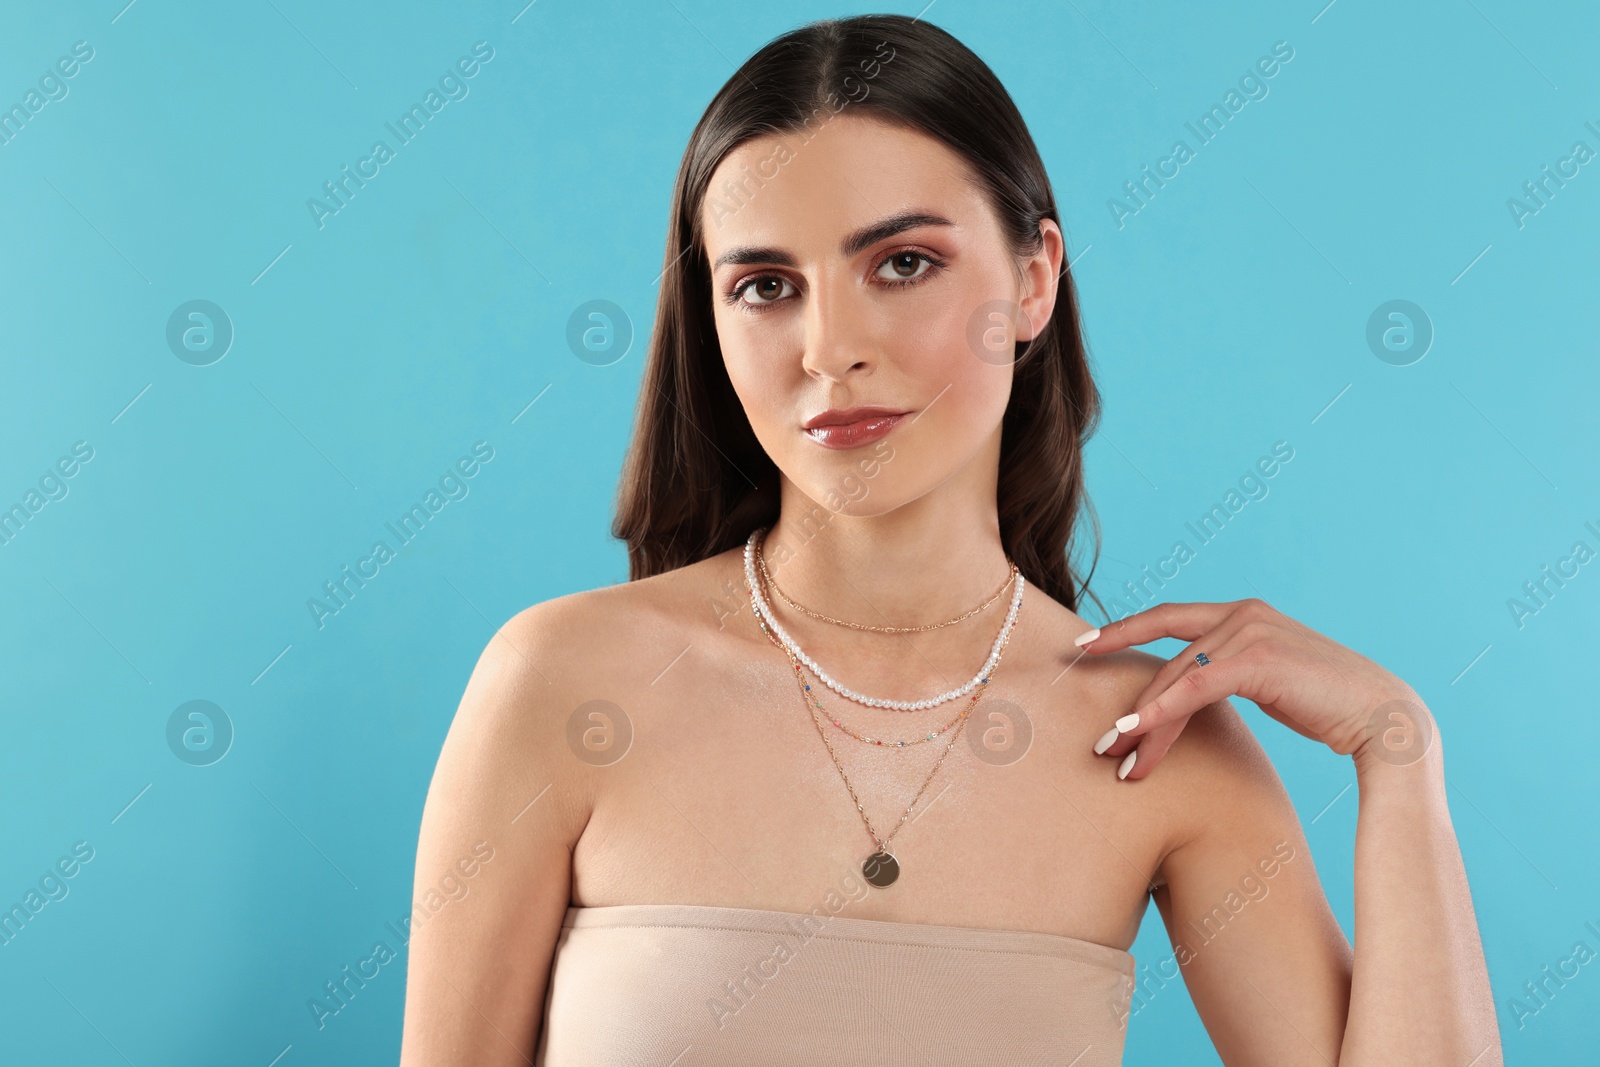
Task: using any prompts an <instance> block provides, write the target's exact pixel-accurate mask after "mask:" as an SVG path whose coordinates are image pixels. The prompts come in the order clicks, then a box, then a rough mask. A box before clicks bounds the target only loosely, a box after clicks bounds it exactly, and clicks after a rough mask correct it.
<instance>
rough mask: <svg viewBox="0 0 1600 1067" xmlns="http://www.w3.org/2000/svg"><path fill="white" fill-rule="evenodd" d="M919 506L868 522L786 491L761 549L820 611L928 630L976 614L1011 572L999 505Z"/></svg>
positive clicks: (772, 567) (794, 592)
mask: <svg viewBox="0 0 1600 1067" xmlns="http://www.w3.org/2000/svg"><path fill="white" fill-rule="evenodd" d="M926 503H927V505H928V506H923V505H924V501H916V502H913V503H911V504H908V505H906V506H905V507H901V508H897V509H895V510H894V511H893V512H891V513H889V514H887V515H880V516H873V517H870V518H864V517H858V516H853V515H849V514H846V513H843V512H841V513H835V512H832V511H830V510H829V509H828V508H826V507H824V506H822V505H819V504H815V503H813V502H812V501H810V500H808V499H806V498H804V497H803V496H801V495H800V494H799V493H798V492H794V493H793V494H789V493H786V494H785V500H784V506H783V508H782V510H781V513H780V516H779V519H778V521H777V523H776V524H775V525H774V526H773V528H772V529H771V530H769V531H768V532H767V534H766V537H765V544H764V547H763V550H762V554H763V556H764V557H765V558H766V562H767V569H768V571H769V572H770V573H771V575H772V577H773V580H774V581H776V582H777V583H778V584H779V585H780V586H781V587H782V589H783V591H784V592H785V593H786V594H788V595H789V596H790V597H792V598H793V599H794V600H796V601H798V602H799V603H801V604H804V605H805V606H806V607H807V608H809V609H811V610H812V611H816V612H820V613H822V614H825V615H830V616H833V617H834V618H838V619H846V620H850V621H852V622H858V623H863V624H866V625H872V626H922V625H928V624H932V623H938V622H943V621H945V620H946V619H950V618H954V617H955V616H957V615H960V614H961V613H963V612H965V611H968V610H970V609H971V608H973V607H974V606H975V605H977V604H980V603H982V602H983V601H984V600H985V599H987V598H988V597H989V596H991V595H992V594H993V593H994V592H995V590H996V589H998V588H1000V586H1001V585H1002V584H1003V583H1004V582H1005V580H1006V578H1007V575H1008V572H1009V567H1008V564H1007V561H1006V553H1005V549H1004V547H1003V545H1002V544H1001V541H1000V529H999V519H998V516H997V514H996V512H995V511H994V510H993V508H990V509H989V510H988V511H987V513H984V512H981V511H979V510H978V509H969V510H966V511H952V510H950V509H947V508H941V507H938V506H936V502H934V501H932V500H928V501H926Z"/></svg>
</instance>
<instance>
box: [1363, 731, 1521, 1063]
mask: <svg viewBox="0 0 1600 1067" xmlns="http://www.w3.org/2000/svg"><path fill="white" fill-rule="evenodd" d="M1419 708H1420V705H1419ZM1417 726H1418V724H1417V723H1411V724H1409V725H1408V724H1401V723H1397V724H1396V725H1395V726H1394V727H1393V729H1395V730H1404V729H1408V728H1409V729H1416V728H1417ZM1428 726H1429V728H1430V732H1431V733H1432V743H1431V744H1430V745H1429V747H1428V750H1427V751H1426V752H1425V753H1423V754H1422V756H1421V758H1420V759H1416V760H1415V762H1406V761H1405V757H1403V756H1402V757H1401V758H1399V759H1396V758H1394V757H1393V756H1389V757H1388V758H1385V756H1386V753H1387V752H1388V751H1389V750H1387V749H1385V748H1384V747H1383V746H1382V741H1381V738H1374V739H1372V740H1371V741H1369V744H1368V746H1367V747H1366V748H1363V749H1361V750H1358V751H1357V752H1356V754H1355V765H1356V782H1357V785H1358V787H1359V790H1360V801H1359V802H1360V805H1361V808H1360V812H1359V813H1358V815H1357V817H1356V864H1355V866H1356V870H1355V886H1356V958H1355V972H1354V976H1353V979H1352V982H1351V988H1350V1017H1349V1021H1348V1022H1347V1024H1346V1026H1345V1033H1344V1044H1343V1045H1342V1046H1341V1047H1340V1055H1341V1061H1342V1062H1343V1063H1344V1064H1346V1065H1349V1067H1357V1065H1364V1064H1369V1063H1370V1064H1378V1063H1441V1064H1459V1065H1460V1067H1491V1065H1494V1064H1500V1063H1502V1062H1503V1060H1502V1057H1501V1050H1500V1034H1499V1030H1498V1028H1497V1026H1496V1023H1495V1014H1494V996H1493V993H1492V992H1491V991H1490V987H1489V971H1488V966H1487V964H1486V963H1485V962H1484V958H1483V946H1482V942H1481V941H1480V940H1479V936H1478V921H1477V917H1476V915H1475V914H1474V912H1473V909H1472V895H1471V893H1470V892H1469V891H1468V888H1467V874H1466V870H1465V868H1464V867H1463V866H1462V863H1461V850H1460V848H1459V847H1458V846H1457V844H1456V836H1455V828H1454V827H1453V826H1452V825H1451V822H1450V811H1449V808H1448V807H1447V806H1446V804H1445V788H1444V785H1445V783H1444V752H1443V749H1442V748H1441V746H1440V743H1439V736H1438V732H1437V730H1436V729H1433V728H1432V723H1431V721H1430V722H1429V723H1428Z"/></svg>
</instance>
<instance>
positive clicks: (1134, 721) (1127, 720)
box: [1117, 711, 1139, 733]
mask: <svg viewBox="0 0 1600 1067" xmlns="http://www.w3.org/2000/svg"><path fill="white" fill-rule="evenodd" d="M1138 725H1139V713H1138V712H1137V711H1135V712H1132V713H1131V714H1128V715H1124V716H1123V717H1122V718H1120V719H1118V720H1117V729H1118V730H1119V731H1121V732H1122V733H1127V732H1128V731H1129V730H1131V729H1133V728H1134V727H1135V726H1138Z"/></svg>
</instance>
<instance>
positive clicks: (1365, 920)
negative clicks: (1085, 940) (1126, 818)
mask: <svg viewBox="0 0 1600 1067" xmlns="http://www.w3.org/2000/svg"><path fill="white" fill-rule="evenodd" d="M1085 636H1086V637H1091V638H1093V639H1092V640H1082V644H1083V646H1084V647H1085V648H1086V649H1087V650H1088V651H1090V652H1092V653H1096V654H1099V653H1105V652H1113V651H1116V650H1117V649H1120V648H1126V647H1128V646H1130V645H1138V644H1143V643H1145V642H1148V641H1154V640H1157V639H1159V638H1162V637H1178V638H1182V639H1184V640H1186V641H1189V642H1190V644H1189V646H1188V647H1187V648H1185V649H1184V650H1183V652H1181V653H1180V654H1179V655H1178V656H1176V657H1174V658H1173V659H1172V660H1170V661H1169V662H1168V663H1167V664H1166V665H1165V666H1163V667H1162V668H1161V670H1160V671H1158V672H1157V674H1156V677H1155V678H1154V679H1152V680H1151V682H1150V684H1149V686H1148V687H1147V688H1146V690H1145V692H1144V693H1142V694H1141V695H1140V697H1139V699H1138V700H1137V701H1135V710H1134V712H1132V713H1130V714H1128V715H1125V716H1123V717H1122V718H1120V719H1118V720H1117V722H1116V724H1115V731H1116V737H1115V739H1114V741H1112V743H1111V744H1110V745H1108V746H1105V747H1103V748H1101V752H1102V753H1103V754H1105V755H1107V756H1112V757H1115V758H1116V759H1117V761H1118V773H1119V776H1121V777H1123V779H1124V781H1128V780H1134V781H1136V780H1138V779H1139V778H1142V777H1145V776H1148V775H1149V774H1150V773H1151V772H1152V770H1153V768H1154V767H1155V765H1156V764H1157V763H1158V762H1160V761H1161V760H1162V759H1163V758H1164V756H1165V755H1166V754H1167V751H1168V749H1169V747H1171V746H1172V745H1173V742H1174V740H1175V739H1176V738H1177V737H1178V735H1179V734H1181V733H1183V732H1184V731H1185V729H1192V728H1193V727H1192V726H1191V725H1190V723H1191V717H1194V716H1195V713H1196V712H1197V711H1200V710H1201V709H1203V708H1206V707H1209V706H1212V705H1213V704H1216V703H1217V702H1218V701H1223V702H1224V703H1225V698H1226V697H1228V696H1230V695H1234V694H1237V695H1239V696H1243V697H1245V698H1247V699H1249V700H1252V701H1254V702H1255V703H1256V704H1257V705H1258V706H1259V707H1260V708H1261V710H1262V711H1263V712H1265V713H1266V714H1267V715H1269V716H1271V717H1272V718H1274V719H1276V720H1277V721H1279V722H1281V723H1283V724H1284V725H1285V726H1288V727H1289V728H1290V729H1292V730H1294V731H1295V732H1296V733H1299V734H1302V735H1303V736H1305V737H1309V738H1312V739H1313V740H1317V741H1321V742H1323V743H1324V744H1326V745H1327V746H1328V747H1329V748H1331V749H1333V751H1335V752H1337V753H1339V754H1340V755H1343V756H1349V757H1352V758H1353V760H1354V761H1355V766H1356V774H1357V780H1358V782H1359V784H1360V793H1359V803H1360V813H1359V816H1358V821H1357V833H1356V873H1355V897H1356V946H1355V953H1354V962H1353V968H1352V970H1351V973H1350V982H1349V996H1348V1003H1347V1004H1346V1003H1340V1004H1337V1005H1329V1006H1327V1007H1326V1008H1324V1009H1322V1010H1317V1009H1315V1008H1314V1007H1312V1006H1310V1005H1309V1004H1308V1003H1307V998H1308V997H1310V998H1312V999H1315V998H1321V997H1326V996H1327V994H1326V993H1317V992H1313V989H1314V988H1316V987H1320V986H1321V984H1322V977H1321V975H1322V974H1323V973H1328V971H1329V968H1328V967H1327V966H1326V965H1325V964H1322V963H1313V962H1311V961H1306V962H1304V963H1303V965H1302V970H1306V969H1309V970H1314V971H1316V972H1319V973H1316V974H1306V975H1304V976H1302V975H1300V974H1298V973H1297V974H1296V975H1294V976H1293V977H1292V978H1291V979H1290V980H1289V981H1288V983H1287V985H1285V986H1282V987H1280V988H1281V989H1282V990H1283V991H1284V992H1286V993H1287V994H1288V996H1289V999H1290V1001H1291V1003H1292V1004H1298V1005H1300V1006H1301V1009H1302V1010H1303V1011H1305V1012H1306V1013H1307V1015H1306V1017H1307V1018H1308V1019H1310V1020H1311V1021H1312V1024H1313V1028H1315V1026H1316V1025H1322V1026H1325V1025H1326V1021H1327V1020H1328V1019H1329V1018H1330V1017H1331V1015H1330V1014H1329V1013H1331V1012H1333V1011H1335V1010H1337V1011H1338V1012H1339V1013H1341V1014H1345V1019H1344V1023H1343V1026H1342V1027H1341V1028H1340V1033H1341V1035H1342V1036H1341V1037H1340V1039H1339V1051H1338V1058H1336V1057H1334V1056H1331V1055H1329V1054H1328V1053H1326V1052H1324V1051H1323V1050H1322V1049H1321V1048H1320V1047H1319V1048H1317V1056H1318V1061H1314V1062H1327V1063H1330V1064H1332V1063H1335V1062H1343V1063H1345V1064H1346V1065H1347V1067H1368V1065H1387V1064H1392V1063H1406V1064H1411V1063H1428V1064H1432V1063H1439V1064H1446V1065H1449V1067H1489V1065H1491V1064H1499V1063H1501V1062H1502V1056H1501V1050H1500V1040H1499V1032H1498V1028H1497V1025H1496V1020H1495V1014H1494V1001H1493V994H1492V992H1491V989H1490V986H1489V978H1488V972H1487V967H1486V966H1485V963H1484V958H1483V949H1482V945H1481V942H1480V940H1479V935H1478V929H1477V922H1476V919H1475V917H1474V914H1473V909H1472V900H1471V896H1470V894H1469V892H1468V889H1467V883H1466V877H1465V872H1464V870H1463V867H1462V862H1461V853H1460V850H1459V848H1458V846H1457V844H1456V840H1455V834H1454V830H1453V828H1452V826H1451V823H1450V816H1449V810H1448V807H1447V805H1446V802H1445V790H1444V756H1443V749H1442V746H1441V743H1440V740H1439V737H1438V731H1437V728H1436V725H1435V723H1434V720H1433V716H1432V714H1431V713H1430V712H1429V711H1428V709H1427V707H1426V706H1425V705H1424V704H1423V702H1422V700H1421V699H1420V698H1419V697H1418V696H1417V694H1416V692H1415V691H1414V690H1412V689H1411V687H1410V686H1408V685H1406V684H1405V683H1404V682H1403V681H1401V680H1400V679H1399V678H1396V677H1395V676H1394V675H1392V674H1390V673H1389V672H1388V671H1386V670H1384V669H1383V668H1382V667H1380V666H1378V664H1376V663H1374V662H1372V661H1371V660H1369V659H1367V658H1365V657H1363V656H1361V655H1359V654H1357V653H1356V652H1353V651H1352V650H1350V649H1349V648H1346V647H1345V646H1343V645H1341V644H1339V643H1337V642H1335V641H1332V640H1330V639H1329V638H1327V637H1324V636H1323V635H1321V634H1319V633H1316V632H1315V631H1312V630H1309V629H1307V628H1306V627H1304V626H1301V625H1300V624H1299V623H1296V622H1295V621H1294V620H1292V619H1290V618H1289V617H1288V616H1286V615H1284V614H1283V613H1282V612H1281V611H1278V610H1277V609H1276V608H1273V607H1271V606H1270V605H1268V604H1266V603H1264V602H1262V601H1260V600H1256V599H1252V600H1245V601H1238V602H1235V603H1232V604H1162V605H1159V606H1157V607H1155V608H1152V609H1150V610H1148V611H1144V612H1140V613H1139V614H1137V615H1133V616H1130V617H1129V618H1127V619H1123V620H1120V621H1118V622H1116V623H1112V624H1111V625H1109V626H1107V627H1106V628H1105V630H1104V632H1098V631H1097V632H1096V633H1095V634H1091V635H1085ZM1200 653H1205V655H1204V656H1201V657H1199V658H1198V659H1197V658H1196V657H1197V656H1199V654H1200ZM1194 721H1196V722H1198V721H1200V718H1199V717H1197V718H1195V720H1194ZM1250 747H1252V748H1258V747H1259V746H1255V745H1253V744H1252V745H1251V746H1250ZM1245 778H1246V779H1247V780H1249V781H1252V782H1254V785H1253V786H1251V787H1249V789H1247V790H1246V794H1245V795H1244V796H1242V797H1240V796H1233V797H1232V798H1231V799H1230V792H1229V791H1228V790H1212V791H1210V792H1206V791H1202V790H1197V791H1196V794H1195V807H1196V809H1197V811H1200V812H1209V813H1210V814H1209V818H1207V819H1206V820H1205V821H1204V822H1203V823H1202V824H1201V825H1200V827H1199V828H1198V829H1196V830H1195V831H1194V832H1193V834H1192V836H1191V838H1190V839H1189V840H1187V841H1185V842H1184V843H1182V844H1180V845H1179V846H1178V847H1177V848H1175V849H1174V850H1173V852H1172V853H1171V855H1170V857H1169V859H1168V860H1166V861H1164V862H1163V869H1164V870H1167V871H1168V884H1169V886H1170V887H1171V891H1172V897H1173V902H1174V903H1173V909H1172V910H1173V912H1174V916H1175V917H1176V918H1177V920H1178V922H1179V924H1180V925H1181V924H1182V923H1184V922H1185V921H1187V920H1188V916H1187V915H1186V914H1185V913H1186V912H1189V911H1193V910H1194V909H1196V908H1201V907H1203V905H1202V902H1200V901H1199V900H1197V899H1195V897H1196V892H1195V891H1196V887H1197V886H1204V885H1205V884H1207V883H1208V882H1210V883H1214V882H1215V881H1216V879H1218V878H1219V877H1221V876H1222V873H1223V866H1225V864H1226V863H1229V862H1233V860H1234V859H1237V857H1232V858H1228V857H1229V855H1230V849H1233V850H1236V848H1237V843H1238V842H1239V841H1241V840H1243V841H1249V840H1254V839H1255V838H1256V837H1259V836H1260V834H1261V833H1263V832H1266V833H1267V834H1269V835H1272V836H1276V835H1277V834H1278V833H1279V832H1280V831H1281V829H1282V828H1284V827H1285V824H1286V819H1288V818H1292V817H1293V816H1292V809H1289V810H1288V811H1287V813H1285V811H1284V810H1283V809H1285V807H1286V804H1285V803H1283V802H1280V801H1279V800H1277V799H1276V797H1275V795H1274V794H1275V793H1276V792H1279V791H1281V787H1280V788H1279V789H1274V788H1271V783H1268V782H1266V781H1265V780H1264V776H1263V775H1262V774H1261V773H1259V772H1252V773H1249V774H1246V775H1245ZM1271 779H1272V783H1276V774H1275V773H1274V774H1272V775H1271ZM1238 792H1239V791H1238V790H1233V791H1232V793H1233V794H1238ZM1250 792H1253V793H1254V794H1255V797H1254V799H1251V798H1250V797H1249V795H1248V794H1249V793H1250ZM1296 828H1297V827H1296ZM1201 895H1203V890H1202V892H1201ZM1157 899H1158V903H1160V898H1159V897H1158V898H1157ZM1308 907H1309V906H1306V905H1302V906H1301V908H1300V910H1301V912H1302V915H1303V916H1309V915H1312V914H1319V913H1320V912H1322V911H1325V910H1326V907H1327V905H1326V902H1325V901H1324V902H1323V903H1321V905H1320V908H1310V909H1309V910H1307V908H1308ZM1290 910H1291V911H1292V910H1293V909H1292V908H1291V909H1290ZM1166 911H1167V909H1166V908H1165V907H1163V913H1164V914H1165V913H1166ZM1256 915H1257V917H1258V921H1257V922H1254V923H1250V924H1245V925H1241V926H1240V927H1239V929H1240V930H1241V932H1242V933H1243V934H1244V937H1243V938H1240V939H1234V941H1233V942H1232V943H1233V945H1234V947H1235V948H1236V949H1241V950H1242V949H1247V948H1248V947H1249V946H1243V945H1239V944H1238V941H1239V940H1245V941H1248V942H1251V943H1252V944H1253V945H1254V946H1256V947H1260V946H1264V945H1265V944H1266V943H1267V942H1268V941H1269V940H1270V938H1271V937H1272V936H1275V935H1273V933H1272V931H1271V928H1272V927H1273V926H1278V927H1280V929H1282V928H1283V927H1282V924H1283V923H1284V921H1285V916H1284V911H1283V909H1277V910H1276V911H1274V912H1273V914H1271V915H1269V910H1268V909H1258V910H1257V912H1256ZM1172 925H1173V917H1169V926H1172ZM1230 955H1233V954H1231V953H1228V952H1223V953H1212V954H1211V956H1210V957H1209V958H1207V959H1206V960H1205V966H1203V967H1201V968H1197V971H1198V972H1199V973H1200V974H1202V975H1208V982H1207V983H1203V984H1209V985H1213V986H1214V985H1215V984H1216V983H1217V982H1219V981H1221V980H1223V979H1224V978H1225V977H1239V978H1246V979H1251V978H1252V971H1254V970H1256V969H1258V968H1260V967H1262V966H1268V961H1266V960H1265V959H1263V958H1261V957H1260V956H1259V955H1255V956H1254V957H1252V953H1251V952H1249V951H1245V952H1242V953H1239V954H1237V955H1235V957H1234V959H1232V960H1231V961H1230V959H1229V956H1230ZM1272 965H1273V966H1276V961H1273V964H1272ZM1278 970H1279V973H1280V977H1281V968H1278ZM1185 973H1186V974H1188V971H1186V972H1185ZM1191 984H1193V983H1192V982H1191ZM1252 984H1254V983H1253V979H1252ZM1256 992H1257V993H1258V994H1260V1000H1261V1001H1263V1002H1267V1003H1269V1004H1270V1003H1271V1001H1272V1000H1273V999H1274V998H1273V997H1272V994H1271V992H1270V990H1269V989H1268V988H1264V987H1259V986H1258V987H1257V989H1256ZM1203 996H1215V997H1216V998H1217V1000H1218V1002H1219V1003H1221V1004H1223V1005H1224V1007H1223V1008H1222V1009H1221V1010H1220V1011H1219V1012H1217V1013H1216V1014H1218V1015H1219V1016H1220V1018H1221V1024H1222V1025H1223V1027H1224V1031H1225V1033H1228V1034H1230V1035H1232V1034H1237V1033H1239V1031H1240V1028H1241V1027H1245V1026H1246V1025H1247V1024H1246V1022H1245V1020H1244V1017H1243V1015H1242V1006H1241V1005H1240V1004H1239V1003H1238V1001H1237V999H1236V998H1233V997H1231V996H1225V995H1222V994H1217V993H1214V992H1213V991H1212V990H1206V989H1196V991H1195V1001H1196V1005H1197V1007H1200V1006H1201V1002H1202V998H1203ZM1346 1008H1347V1009H1348V1011H1347V1013H1346ZM1204 1010H1205V1009H1204V1008H1203V1007H1202V1012H1204ZM1273 1010H1274V1011H1276V1012H1277V1014H1278V1015H1279V1016H1284V1017H1285V1018H1286V1019H1287V1021H1289V1022H1291V1023H1292V1022H1293V1019H1292V1018H1290V1017H1289V1016H1290V1015H1292V1014H1293V1011H1292V1010H1291V1012H1289V1013H1287V1014H1286V1013H1285V1012H1284V1011H1282V1010H1280V1009H1278V1008H1276V1007H1274V1008H1273ZM1268 1022H1270V1017H1268ZM1206 1024H1207V1027H1208V1028H1210V1027H1211V1026H1212V1019H1211V1017H1210V1016H1207V1018H1206ZM1264 1025H1266V1024H1264ZM1297 1029H1298V1027H1297ZM1303 1033H1304V1032H1303V1031H1302V1035H1303ZM1307 1043H1308V1044H1310V1045H1312V1046H1313V1047H1316V1045H1317V1042H1315V1041H1314V1040H1310V1041H1308V1042H1307ZM1218 1044H1219V1049H1221V1048H1222V1042H1221V1041H1219V1043H1218ZM1236 1047H1237V1048H1239V1049H1241V1050H1248V1055H1250V1056H1254V1055H1257V1054H1264V1053H1265V1052H1266V1046H1265V1045H1264V1044H1261V1043H1259V1042H1256V1041H1251V1040H1248V1039H1245V1040H1244V1041H1243V1043H1242V1044H1239V1045H1237V1046H1236ZM1229 1062H1230V1063H1231V1062H1234V1061H1232V1060H1230V1061H1229ZM1239 1062H1244V1060H1240V1061H1239ZM1249 1062H1257V1061H1256V1060H1255V1059H1250V1060H1249Z"/></svg>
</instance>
